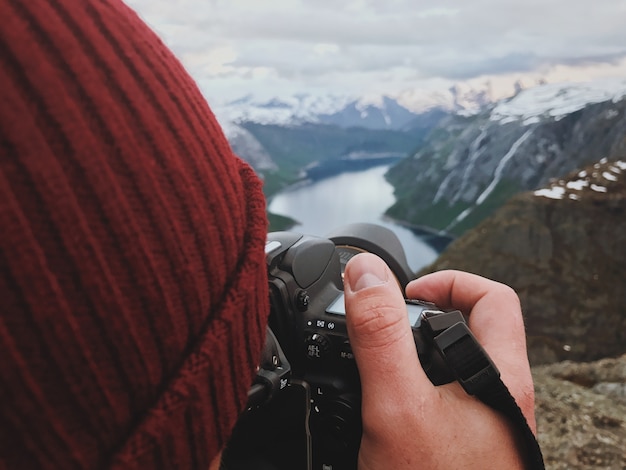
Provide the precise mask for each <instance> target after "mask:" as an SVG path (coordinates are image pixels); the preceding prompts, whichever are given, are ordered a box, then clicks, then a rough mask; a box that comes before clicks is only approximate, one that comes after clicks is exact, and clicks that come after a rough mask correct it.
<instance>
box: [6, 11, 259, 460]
mask: <svg viewBox="0 0 626 470" xmlns="http://www.w3.org/2000/svg"><path fill="white" fill-rule="evenodd" d="M0 18H2V21H1V23H0V100H1V103H0V467H1V468H9V469H29V468H37V469H39V468H55V469H62V470H68V469H73V468H124V469H149V468H163V469H173V468H176V469H189V468H207V467H208V465H209V463H210V460H211V459H212V458H213V456H214V455H215V454H216V453H217V452H218V451H219V449H220V448H221V447H222V446H223V445H224V443H225V440H226V439H227V438H228V435H229V433H230V431H231V429H232V427H233V425H234V423H235V420H236V418H237V415H238V413H239V412H240V410H241V409H242V407H243V406H244V405H245V400H246V392H247V389H248V387H249V385H250V383H251V381H252V378H253V376H254V371H255V365H256V364H257V361H258V358H259V353H260V351H261V348H262V345H263V338H264V333H265V322H266V318H267V315H268V300H267V279H266V272H265V263H264V254H263V246H264V242H265V235H266V219H265V201H264V199H263V196H262V193H261V188H260V182H259V180H258V179H257V178H256V176H255V175H254V173H253V172H252V171H251V170H250V168H249V167H248V166H246V165H245V164H244V163H242V162H241V161H240V160H239V159H237V158H236V157H235V156H234V155H233V154H232V152H231V149H230V147H229V146H228V144H227V142H226V140H225V138H224V136H223V134H222V132H221V130H220V129H219V127H218V125H217V123H216V121H215V119H214V117H213V115H212V113H211V112H210V110H209V108H208V106H207V104H206V103H205V101H204V99H203V98H202V96H201V94H200V92H199V91H198V89H197V87H196V85H195V84H194V82H193V81H192V80H191V79H190V77H189V76H188V75H187V73H186V72H185V71H184V70H183V68H182V66H181V65H180V64H179V63H178V61H177V60H176V59H175V58H174V57H173V56H172V54H171V53H170V52H169V51H168V50H167V48H166V47H164V46H163V44H162V43H161V42H160V41H159V40H158V39H157V38H156V36H155V35H154V34H153V33H152V32H151V31H150V30H149V29H148V28H147V27H146V26H145V25H144V24H143V23H142V21H141V20H140V19H139V18H138V17H137V15H136V14H134V13H133V12H132V11H131V10H129V9H128V8H127V7H126V6H124V5H123V4H122V3H121V2H120V1H118V0H106V1H105V0H27V1H26V0H0Z"/></svg>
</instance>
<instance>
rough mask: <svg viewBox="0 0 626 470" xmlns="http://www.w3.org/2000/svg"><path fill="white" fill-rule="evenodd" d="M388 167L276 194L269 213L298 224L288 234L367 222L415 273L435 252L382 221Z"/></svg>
mask: <svg viewBox="0 0 626 470" xmlns="http://www.w3.org/2000/svg"><path fill="white" fill-rule="evenodd" d="M388 169H389V165H381V166H377V167H374V168H369V169H367V170H362V171H354V172H345V173H341V174H339V175H335V176H331V177H328V178H324V179H322V180H318V181H313V182H307V183H302V184H299V185H297V186H294V187H292V188H288V189H286V190H285V191H283V192H281V193H278V194H276V195H275V196H274V197H273V199H272V200H271V202H270V204H269V210H270V212H273V213H276V214H281V215H286V216H289V217H291V218H293V219H295V220H297V221H299V222H300V225H298V226H296V227H294V228H293V229H292V230H294V231H297V232H302V233H306V234H309V235H318V236H324V235H325V234H326V233H328V232H329V231H330V230H332V229H334V228H336V227H339V226H341V225H345V224H349V223H354V222H370V223H376V224H379V225H383V226H385V227H387V228H389V229H391V230H393V231H394V232H395V233H396V235H397V236H398V238H399V239H400V241H401V243H402V245H403V246H404V249H405V251H406V254H407V260H408V262H409V266H410V267H411V268H412V269H413V270H415V271H417V270H418V269H420V268H421V267H423V266H425V265H427V264H429V263H431V262H432V261H434V260H435V258H436V257H437V255H438V252H437V250H436V249H435V248H433V247H432V246H431V245H430V244H428V243H427V242H426V241H425V239H426V237H428V236H430V237H432V235H426V234H418V233H416V232H414V231H412V230H410V229H408V228H406V227H403V226H401V225H398V224H395V223H393V222H390V221H386V220H383V214H384V212H385V210H386V209H387V208H388V207H390V206H391V205H392V204H393V203H394V202H395V198H394V196H393V187H392V186H391V185H390V184H389V183H387V181H386V180H385V178H384V174H385V172H386V171H387V170H388Z"/></svg>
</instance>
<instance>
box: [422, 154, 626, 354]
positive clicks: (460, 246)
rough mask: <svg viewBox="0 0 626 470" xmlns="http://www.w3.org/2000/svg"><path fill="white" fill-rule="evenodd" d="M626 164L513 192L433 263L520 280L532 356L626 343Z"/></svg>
mask: <svg viewBox="0 0 626 470" xmlns="http://www.w3.org/2000/svg"><path fill="white" fill-rule="evenodd" d="M624 247H626V163H625V162H624V161H620V160H617V161H608V160H601V162H599V163H596V164H594V165H592V166H590V167H587V168H585V169H584V170H580V171H576V172H573V173H571V174H569V175H568V176H567V177H565V178H563V179H559V180H555V181H553V182H552V184H551V185H550V186H549V187H547V188H544V189H542V190H537V191H535V192H526V193H523V194H520V195H518V196H516V197H514V198H512V199H511V200H510V201H509V202H508V203H507V204H505V205H504V206H503V207H502V208H500V209H499V210H498V211H497V212H496V213H495V214H494V215H493V216H492V217H490V218H488V219H486V220H485V221H483V222H482V223H481V224H479V225H478V226H477V227H475V228H474V229H472V230H469V231H468V232H467V233H466V234H465V235H464V236H462V237H460V238H458V239H457V240H456V241H455V242H453V243H452V244H451V245H450V246H449V247H448V248H447V250H446V251H445V252H444V253H443V254H442V255H441V256H440V257H439V258H438V260H437V261H436V262H435V263H434V264H433V265H431V266H429V267H427V268H426V269H425V270H424V272H426V271H434V270H440V269H448V268H454V269H462V270H465V271H470V272H474V273H477V274H480V275H483V276H486V277H488V278H491V279H495V280H498V281H500V282H504V283H506V284H508V285H510V286H512V287H513V288H514V289H515V290H516V291H517V292H518V294H519V296H520V299H521V301H522V307H523V311H524V315H525V318H526V326H527V333H528V344H529V356H530V358H531V362H532V363H533V364H541V363H547V362H555V361H560V360H566V359H570V360H576V361H584V360H594V359H598V358H602V357H607V356H615V355H618V354H622V353H624V352H626V289H625V288H624V287H625V283H624V282H625V281H624V280H625V279H626V249H625V248H624Z"/></svg>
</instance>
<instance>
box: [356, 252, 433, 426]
mask: <svg viewBox="0 0 626 470" xmlns="http://www.w3.org/2000/svg"><path fill="white" fill-rule="evenodd" d="M344 289H345V302H346V322H347V328H348V336H349V338H350V344H351V346H352V351H353V353H354V357H355V359H356V362H357V366H358V369H359V374H360V376H361V387H362V396H363V410H369V411H371V410H372V409H376V408H379V407H381V408H380V409H384V408H385V407H388V406H389V405H390V403H389V402H387V403H386V402H385V401H386V400H390V401H392V402H393V401H395V400H396V397H398V396H407V397H408V396H412V395H413V394H415V393H422V394H423V393H425V392H427V391H428V387H430V388H431V389H432V384H431V383H430V381H429V380H428V378H427V377H426V374H425V373H424V371H423V369H422V367H421V365H420V363H419V359H418V356H417V351H416V349H415V342H414V339H413V333H412V331H411V325H410V323H409V319H408V315H407V309H406V305H405V302H404V298H403V296H402V291H401V290H400V286H399V285H398V283H397V282H396V281H395V278H394V275H393V273H392V272H391V270H390V269H389V268H388V267H387V265H386V264H385V263H384V262H383V260H381V259H380V258H378V257H377V256H375V255H373V254H369V253H367V254H359V255H357V256H355V257H354V258H352V259H351V260H350V262H349V263H348V265H347V266H346V270H345V276H344ZM403 393H406V395H402V394H403ZM364 419H365V416H364Z"/></svg>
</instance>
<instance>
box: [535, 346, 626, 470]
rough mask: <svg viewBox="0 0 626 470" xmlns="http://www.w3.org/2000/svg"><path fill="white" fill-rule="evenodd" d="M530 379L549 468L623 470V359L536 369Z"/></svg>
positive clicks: (625, 410) (625, 419)
mask: <svg viewBox="0 0 626 470" xmlns="http://www.w3.org/2000/svg"><path fill="white" fill-rule="evenodd" d="M533 377H534V380H535V394H536V415H537V428H538V440H539V443H540V445H541V448H542V452H543V454H544V460H545V463H546V468H547V469H550V470H561V469H563V470H565V469H590V468H594V469H596V468H597V469H616V470H618V469H619V470H622V469H624V468H626V400H624V395H623V390H624V388H625V387H626V356H621V357H619V358H615V359H603V360H600V361H598V362H594V363H581V364H577V363H574V362H569V361H568V362H563V363H557V364H551V365H547V366H538V367H534V368H533ZM615 390H617V391H618V392H617V393H614V392H615Z"/></svg>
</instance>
